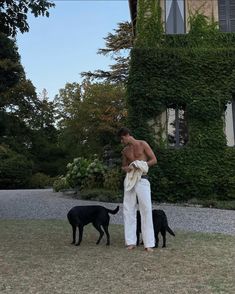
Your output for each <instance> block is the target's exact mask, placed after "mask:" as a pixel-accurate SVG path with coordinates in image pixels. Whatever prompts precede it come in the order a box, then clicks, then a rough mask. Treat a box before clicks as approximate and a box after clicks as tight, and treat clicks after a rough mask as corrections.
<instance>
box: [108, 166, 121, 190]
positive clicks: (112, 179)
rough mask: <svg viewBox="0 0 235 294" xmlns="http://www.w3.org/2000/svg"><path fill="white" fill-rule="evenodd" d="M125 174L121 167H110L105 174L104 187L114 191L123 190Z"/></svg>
mask: <svg viewBox="0 0 235 294" xmlns="http://www.w3.org/2000/svg"><path fill="white" fill-rule="evenodd" d="M122 184H123V174H122V172H121V169H120V168H112V169H108V170H107V171H106V173H105V175H104V188H105V189H107V190H112V191H120V190H122Z"/></svg>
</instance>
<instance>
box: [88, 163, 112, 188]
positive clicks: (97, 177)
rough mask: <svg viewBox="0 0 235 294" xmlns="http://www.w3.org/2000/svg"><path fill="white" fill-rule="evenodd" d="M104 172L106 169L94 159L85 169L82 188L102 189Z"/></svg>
mask: <svg viewBox="0 0 235 294" xmlns="http://www.w3.org/2000/svg"><path fill="white" fill-rule="evenodd" d="M106 171H107V167H106V166H105V165H104V164H103V163H102V162H101V161H100V160H99V159H98V158H95V159H94V160H93V161H92V162H91V163H90V164H89V165H88V167H87V172H86V179H85V181H84V188H89V189H91V188H99V187H100V188H102V187H103V185H104V176H105V172H106Z"/></svg>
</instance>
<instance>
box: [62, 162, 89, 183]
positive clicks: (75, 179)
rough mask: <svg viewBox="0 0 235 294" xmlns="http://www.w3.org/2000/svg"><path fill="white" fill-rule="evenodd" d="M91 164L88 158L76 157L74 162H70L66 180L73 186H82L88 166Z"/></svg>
mask: <svg viewBox="0 0 235 294" xmlns="http://www.w3.org/2000/svg"><path fill="white" fill-rule="evenodd" d="M89 164H90V161H89V160H88V159H85V158H83V157H78V158H74V160H73V162H72V163H68V165H67V169H68V172H67V174H66V177H65V178H66V181H67V182H68V183H69V185H70V187H72V188H81V187H82V185H83V183H84V180H85V178H86V177H87V168H88V166H89Z"/></svg>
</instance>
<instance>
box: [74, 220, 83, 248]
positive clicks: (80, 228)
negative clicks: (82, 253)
mask: <svg viewBox="0 0 235 294" xmlns="http://www.w3.org/2000/svg"><path fill="white" fill-rule="evenodd" d="M78 230H79V238H78V242H77V243H76V246H79V245H80V244H81V242H82V235H83V226H82V225H78Z"/></svg>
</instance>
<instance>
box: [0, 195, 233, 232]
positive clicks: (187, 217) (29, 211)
mask: <svg viewBox="0 0 235 294" xmlns="http://www.w3.org/2000/svg"><path fill="white" fill-rule="evenodd" d="M94 203H95V204H101V205H104V206H106V207H109V208H115V207H116V206H117V204H114V203H102V202H99V203H97V202H91V201H84V200H76V199H72V198H70V197H69V196H67V195H64V194H63V193H60V192H59V193H55V192H53V191H52V190H51V189H43V190H0V219H66V215H67V212H68V210H69V209H70V208H71V207H73V206H75V205H89V204H94ZM154 207H155V208H160V209H163V210H164V211H165V212H166V214H167V217H168V222H169V226H170V227H171V228H172V229H179V230H184V231H197V232H213V233H223V234H229V235H235V211H234V210H220V209H211V208H199V207H182V206H174V205H167V204H166V205H165V204H161V205H157V206H156V205H154ZM120 208H121V209H120V211H119V213H118V214H116V215H114V216H113V215H111V223H115V224H122V223H123V215H122V204H120Z"/></svg>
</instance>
